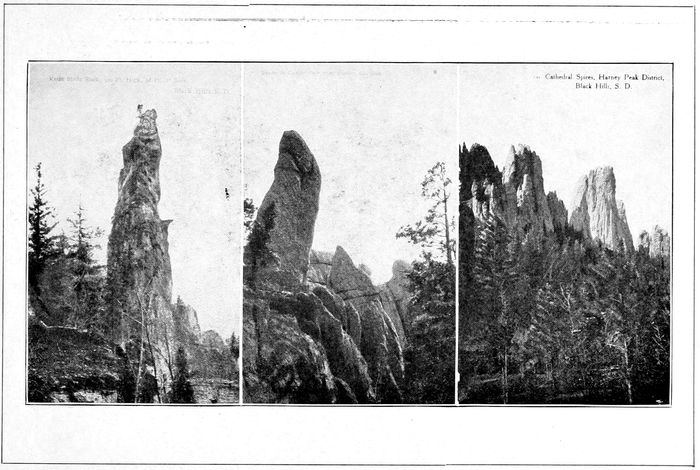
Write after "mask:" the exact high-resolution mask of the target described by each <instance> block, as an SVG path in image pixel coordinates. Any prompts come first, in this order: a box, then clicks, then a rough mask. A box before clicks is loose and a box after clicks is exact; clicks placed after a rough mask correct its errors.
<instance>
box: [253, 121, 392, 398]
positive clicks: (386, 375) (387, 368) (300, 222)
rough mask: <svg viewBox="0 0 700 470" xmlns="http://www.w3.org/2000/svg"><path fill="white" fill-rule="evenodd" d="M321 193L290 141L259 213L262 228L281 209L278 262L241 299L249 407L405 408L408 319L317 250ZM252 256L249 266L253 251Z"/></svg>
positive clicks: (343, 259) (296, 142)
mask: <svg viewBox="0 0 700 470" xmlns="http://www.w3.org/2000/svg"><path fill="white" fill-rule="evenodd" d="M320 185H321V175H320V171H319V168H318V166H317V164H316V160H315V159H314V157H313V155H312V154H311V152H310V151H309V150H308V147H307V146H306V144H305V143H304V141H303V139H302V138H301V137H300V136H299V135H298V134H297V133H296V132H293V131H288V132H285V133H284V135H283V136H282V141H281V142H280V152H279V158H278V162H277V165H276V167H275V181H274V183H273V184H272V186H271V188H270V190H269V191H268V193H267V194H266V196H265V199H264V201H263V203H262V204H261V206H260V209H259V212H258V220H260V217H261V215H260V214H261V213H263V211H265V210H266V208H267V207H271V206H272V205H273V204H274V210H275V224H274V228H273V230H272V232H271V234H270V235H271V236H270V242H269V247H270V248H271V250H272V252H273V253H274V255H275V258H276V259H277V261H278V262H276V263H275V264H274V266H272V267H265V268H264V269H263V270H261V272H260V274H259V276H260V279H261V280H262V281H263V282H256V283H255V284H254V285H253V286H252V287H250V288H249V287H246V288H245V290H244V309H243V322H244V329H243V371H244V374H243V375H244V389H243V392H244V399H245V401H248V402H263V403H266V402H282V403H376V402H379V403H395V402H400V401H401V393H400V389H399V383H400V381H401V380H402V378H403V369H404V366H403V355H402V350H401V347H402V344H401V339H400V338H399V333H397V327H396V326H395V322H397V323H399V324H400V322H401V319H400V318H399V317H398V315H394V317H395V318H392V316H391V315H390V314H389V313H387V311H386V310H385V308H384V305H383V303H382V297H381V295H380V291H379V290H378V289H377V288H376V287H375V286H374V285H372V282H371V280H370V278H369V276H368V275H367V273H366V272H364V271H363V270H362V269H360V268H358V267H356V266H355V264H354V263H353V261H352V260H351V259H350V257H349V256H348V254H347V253H346V252H345V250H343V249H342V248H341V247H338V248H337V249H336V251H335V253H333V254H331V253H326V252H321V251H312V250H311V244H312V241H313V231H314V224H315V220H316V215H317V212H318V198H319V193H320ZM246 251H247V252H248V260H250V259H251V255H250V253H251V248H250V246H248V247H247V248H246ZM397 295H400V293H399V292H398V290H397ZM392 300H395V299H393V298H392ZM403 301H404V299H403V297H401V298H400V299H399V300H398V301H396V302H394V304H393V305H394V306H395V305H396V303H397V302H398V303H399V304H400V303H401V302H403ZM392 313H395V314H396V313H397V312H392ZM401 331H402V330H401Z"/></svg>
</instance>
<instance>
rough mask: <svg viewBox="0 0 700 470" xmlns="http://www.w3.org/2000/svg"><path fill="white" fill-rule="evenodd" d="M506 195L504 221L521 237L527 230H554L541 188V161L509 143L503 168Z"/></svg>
mask: <svg viewBox="0 0 700 470" xmlns="http://www.w3.org/2000/svg"><path fill="white" fill-rule="evenodd" d="M503 186H504V188H505V197H506V218H505V222H506V225H508V226H509V227H512V228H513V229H514V230H517V233H518V234H519V235H520V236H521V237H524V236H525V235H527V234H528V233H534V234H538V235H541V234H548V233H552V232H553V231H554V225H553V222H552V214H551V212H550V210H549V203H548V200H547V196H546V195H545V192H544V179H543V177H542V161H541V160H540V157H539V156H538V155H537V154H536V153H535V152H533V151H532V150H530V147H527V146H523V145H519V146H518V149H517V151H516V149H515V147H513V146H511V147H510V151H509V153H508V158H507V159H506V164H505V168H504V172H503Z"/></svg>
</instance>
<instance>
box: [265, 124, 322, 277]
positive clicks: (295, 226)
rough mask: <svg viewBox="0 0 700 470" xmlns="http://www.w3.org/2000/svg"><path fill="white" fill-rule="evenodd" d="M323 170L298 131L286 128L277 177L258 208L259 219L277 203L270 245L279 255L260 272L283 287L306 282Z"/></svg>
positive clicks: (280, 147) (277, 165)
mask: <svg viewBox="0 0 700 470" xmlns="http://www.w3.org/2000/svg"><path fill="white" fill-rule="evenodd" d="M320 191H321V172H320V170H319V168H318V165H317V163H316V159H315V158H314V155H313V154H312V153H311V151H310V150H309V147H308V146H307V145H306V142H304V139H302V138H301V136H300V135H299V134H297V133H296V132H295V131H285V132H284V134H283V135H282V139H281V140H280V144H279V157H278V159H277V164H276V165H275V179H274V181H273V183H272V186H271V187H270V189H269V190H268V192H267V194H266V195H265V198H264V199H263V202H262V204H261V205H260V208H259V210H258V216H257V221H258V223H262V220H261V218H262V216H263V214H265V212H266V210H267V209H268V208H269V207H270V206H274V228H273V230H272V233H271V234H270V242H269V244H268V247H269V248H270V249H271V251H272V252H273V253H274V255H275V257H276V262H275V263H270V264H269V265H268V266H267V267H266V268H264V270H265V272H264V273H262V274H261V275H262V276H263V277H267V278H268V279H270V280H272V279H274V281H275V282H277V283H278V284H279V285H280V286H282V287H284V288H294V287H296V286H298V285H301V284H303V283H305V282H306V276H307V270H308V267H309V252H310V250H311V244H312V243H313V238H314V226H315V223H316V215H317V214H318V201H319V193H320Z"/></svg>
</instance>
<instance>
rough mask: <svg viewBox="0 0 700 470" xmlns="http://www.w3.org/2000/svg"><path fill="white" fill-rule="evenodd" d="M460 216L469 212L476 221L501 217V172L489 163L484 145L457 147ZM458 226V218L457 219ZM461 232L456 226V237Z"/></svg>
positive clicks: (503, 193)
mask: <svg viewBox="0 0 700 470" xmlns="http://www.w3.org/2000/svg"><path fill="white" fill-rule="evenodd" d="M459 174H460V176H459V181H460V198H459V201H460V217H463V214H464V215H466V214H467V213H470V214H471V217H474V218H476V219H478V220H480V221H486V220H487V219H488V218H489V217H499V218H502V219H503V218H505V213H506V206H505V201H506V198H505V189H504V188H503V181H502V178H503V176H502V174H501V172H500V171H499V170H498V168H496V166H495V165H494V164H493V160H492V159H491V155H489V152H488V150H486V147H483V146H481V145H479V144H474V145H472V147H471V148H470V149H468V150H467V147H466V145H463V146H462V147H460V149H459ZM460 226H462V219H460ZM461 239H462V231H461V229H460V240H461Z"/></svg>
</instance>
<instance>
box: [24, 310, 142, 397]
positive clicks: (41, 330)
mask: <svg viewBox="0 0 700 470" xmlns="http://www.w3.org/2000/svg"><path fill="white" fill-rule="evenodd" d="M28 342H29V344H30V348H29V357H28V370H27V380H28V389H29V396H28V397H27V398H28V401H29V402H85V403H116V402H118V401H133V395H131V393H132V392H131V387H130V386H129V385H130V384H133V376H132V374H131V371H130V368H129V366H128V362H127V359H126V356H124V354H123V352H122V351H121V350H120V349H117V350H115V348H114V345H113V344H112V343H111V342H110V341H108V340H107V339H105V338H103V337H101V336H100V335H97V334H94V333H90V332H87V331H82V330H78V329H75V328H68V327H62V326H46V325H45V324H44V323H43V322H41V321H39V320H38V319H36V318H35V317H33V316H32V315H30V317H29V329H28Z"/></svg>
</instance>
